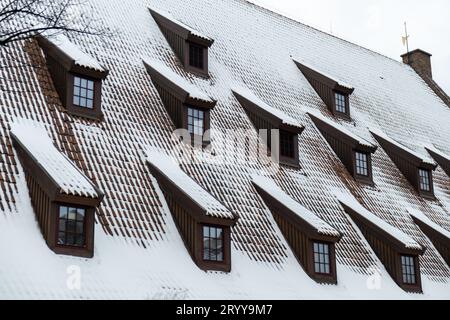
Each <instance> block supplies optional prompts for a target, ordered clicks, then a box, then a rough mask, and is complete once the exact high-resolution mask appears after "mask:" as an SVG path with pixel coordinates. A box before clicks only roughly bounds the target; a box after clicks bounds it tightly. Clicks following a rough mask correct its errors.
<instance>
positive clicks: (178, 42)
mask: <svg viewBox="0 0 450 320" xmlns="http://www.w3.org/2000/svg"><path fill="white" fill-rule="evenodd" d="M149 10H150V13H151V15H152V17H153V18H154V19H155V21H156V23H157V24H158V27H159V28H160V30H161V32H162V33H163V34H164V36H165V37H166V40H167V42H168V43H169V45H170V47H171V48H172V50H173V51H174V52H175V54H176V55H177V57H178V58H179V59H180V62H181V63H182V64H183V66H184V67H185V69H186V71H189V72H191V73H194V74H196V75H199V76H202V77H208V76H209V74H208V70H209V68H208V49H209V48H210V47H211V46H212V45H213V43H214V40H213V39H211V38H209V37H207V36H205V35H202V34H201V33H200V32H199V31H197V30H194V29H193V28H191V27H189V26H188V25H187V24H185V23H183V22H181V21H179V20H177V19H175V18H174V17H172V16H171V15H170V14H169V13H167V12H162V11H159V10H156V9H153V8H152V9H149Z"/></svg>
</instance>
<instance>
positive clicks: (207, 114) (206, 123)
mask: <svg viewBox="0 0 450 320" xmlns="http://www.w3.org/2000/svg"><path fill="white" fill-rule="evenodd" d="M190 108H191V109H196V110H200V111H203V113H204V115H203V135H202V136H199V135H196V134H193V133H190V136H191V145H192V146H194V147H196V144H195V143H196V141H201V142H202V144H201V147H203V148H206V147H208V146H209V145H210V144H211V141H210V140H209V139H208V140H206V136H205V133H206V132H207V131H208V130H210V129H211V109H205V108H201V107H197V106H195V105H188V104H184V105H183V124H182V128H183V129H186V130H188V132H189V109H190Z"/></svg>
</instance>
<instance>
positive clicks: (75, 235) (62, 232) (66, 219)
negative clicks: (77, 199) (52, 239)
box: [58, 206, 86, 246]
mask: <svg viewBox="0 0 450 320" xmlns="http://www.w3.org/2000/svg"><path fill="white" fill-rule="evenodd" d="M85 216H86V210H85V209H83V208H74V207H66V206H60V208H59V222H58V227H59V230H58V245H67V246H84V245H85V243H84V242H85V230H84V222H85Z"/></svg>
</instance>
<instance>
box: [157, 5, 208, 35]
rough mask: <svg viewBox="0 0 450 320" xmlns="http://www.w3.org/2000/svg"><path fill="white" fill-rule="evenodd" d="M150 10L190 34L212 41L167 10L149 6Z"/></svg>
mask: <svg viewBox="0 0 450 320" xmlns="http://www.w3.org/2000/svg"><path fill="white" fill-rule="evenodd" d="M149 10H150V12H154V13H156V14H159V15H160V16H162V17H164V18H165V19H167V20H169V21H171V22H173V23H174V24H176V25H178V26H180V27H182V28H183V29H185V30H186V31H187V32H189V33H190V34H191V35H193V36H196V37H199V38H201V39H204V40H207V41H208V42H211V43H212V42H214V40H213V39H211V38H210V37H208V36H207V35H205V34H203V33H201V32H200V31H198V30H195V29H194V28H191V27H190V26H188V25H187V24H185V23H183V22H181V21H180V20H177V19H175V18H174V17H173V16H172V14H170V13H169V12H165V11H163V10H159V9H155V8H149Z"/></svg>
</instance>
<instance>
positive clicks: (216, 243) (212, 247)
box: [203, 226, 224, 262]
mask: <svg viewBox="0 0 450 320" xmlns="http://www.w3.org/2000/svg"><path fill="white" fill-rule="evenodd" d="M222 235H223V229H222V228H216V227H210V226H204V227H203V259H204V260H206V261H218V262H220V261H223V256H224V252H223V250H224V249H223V240H222Z"/></svg>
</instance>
